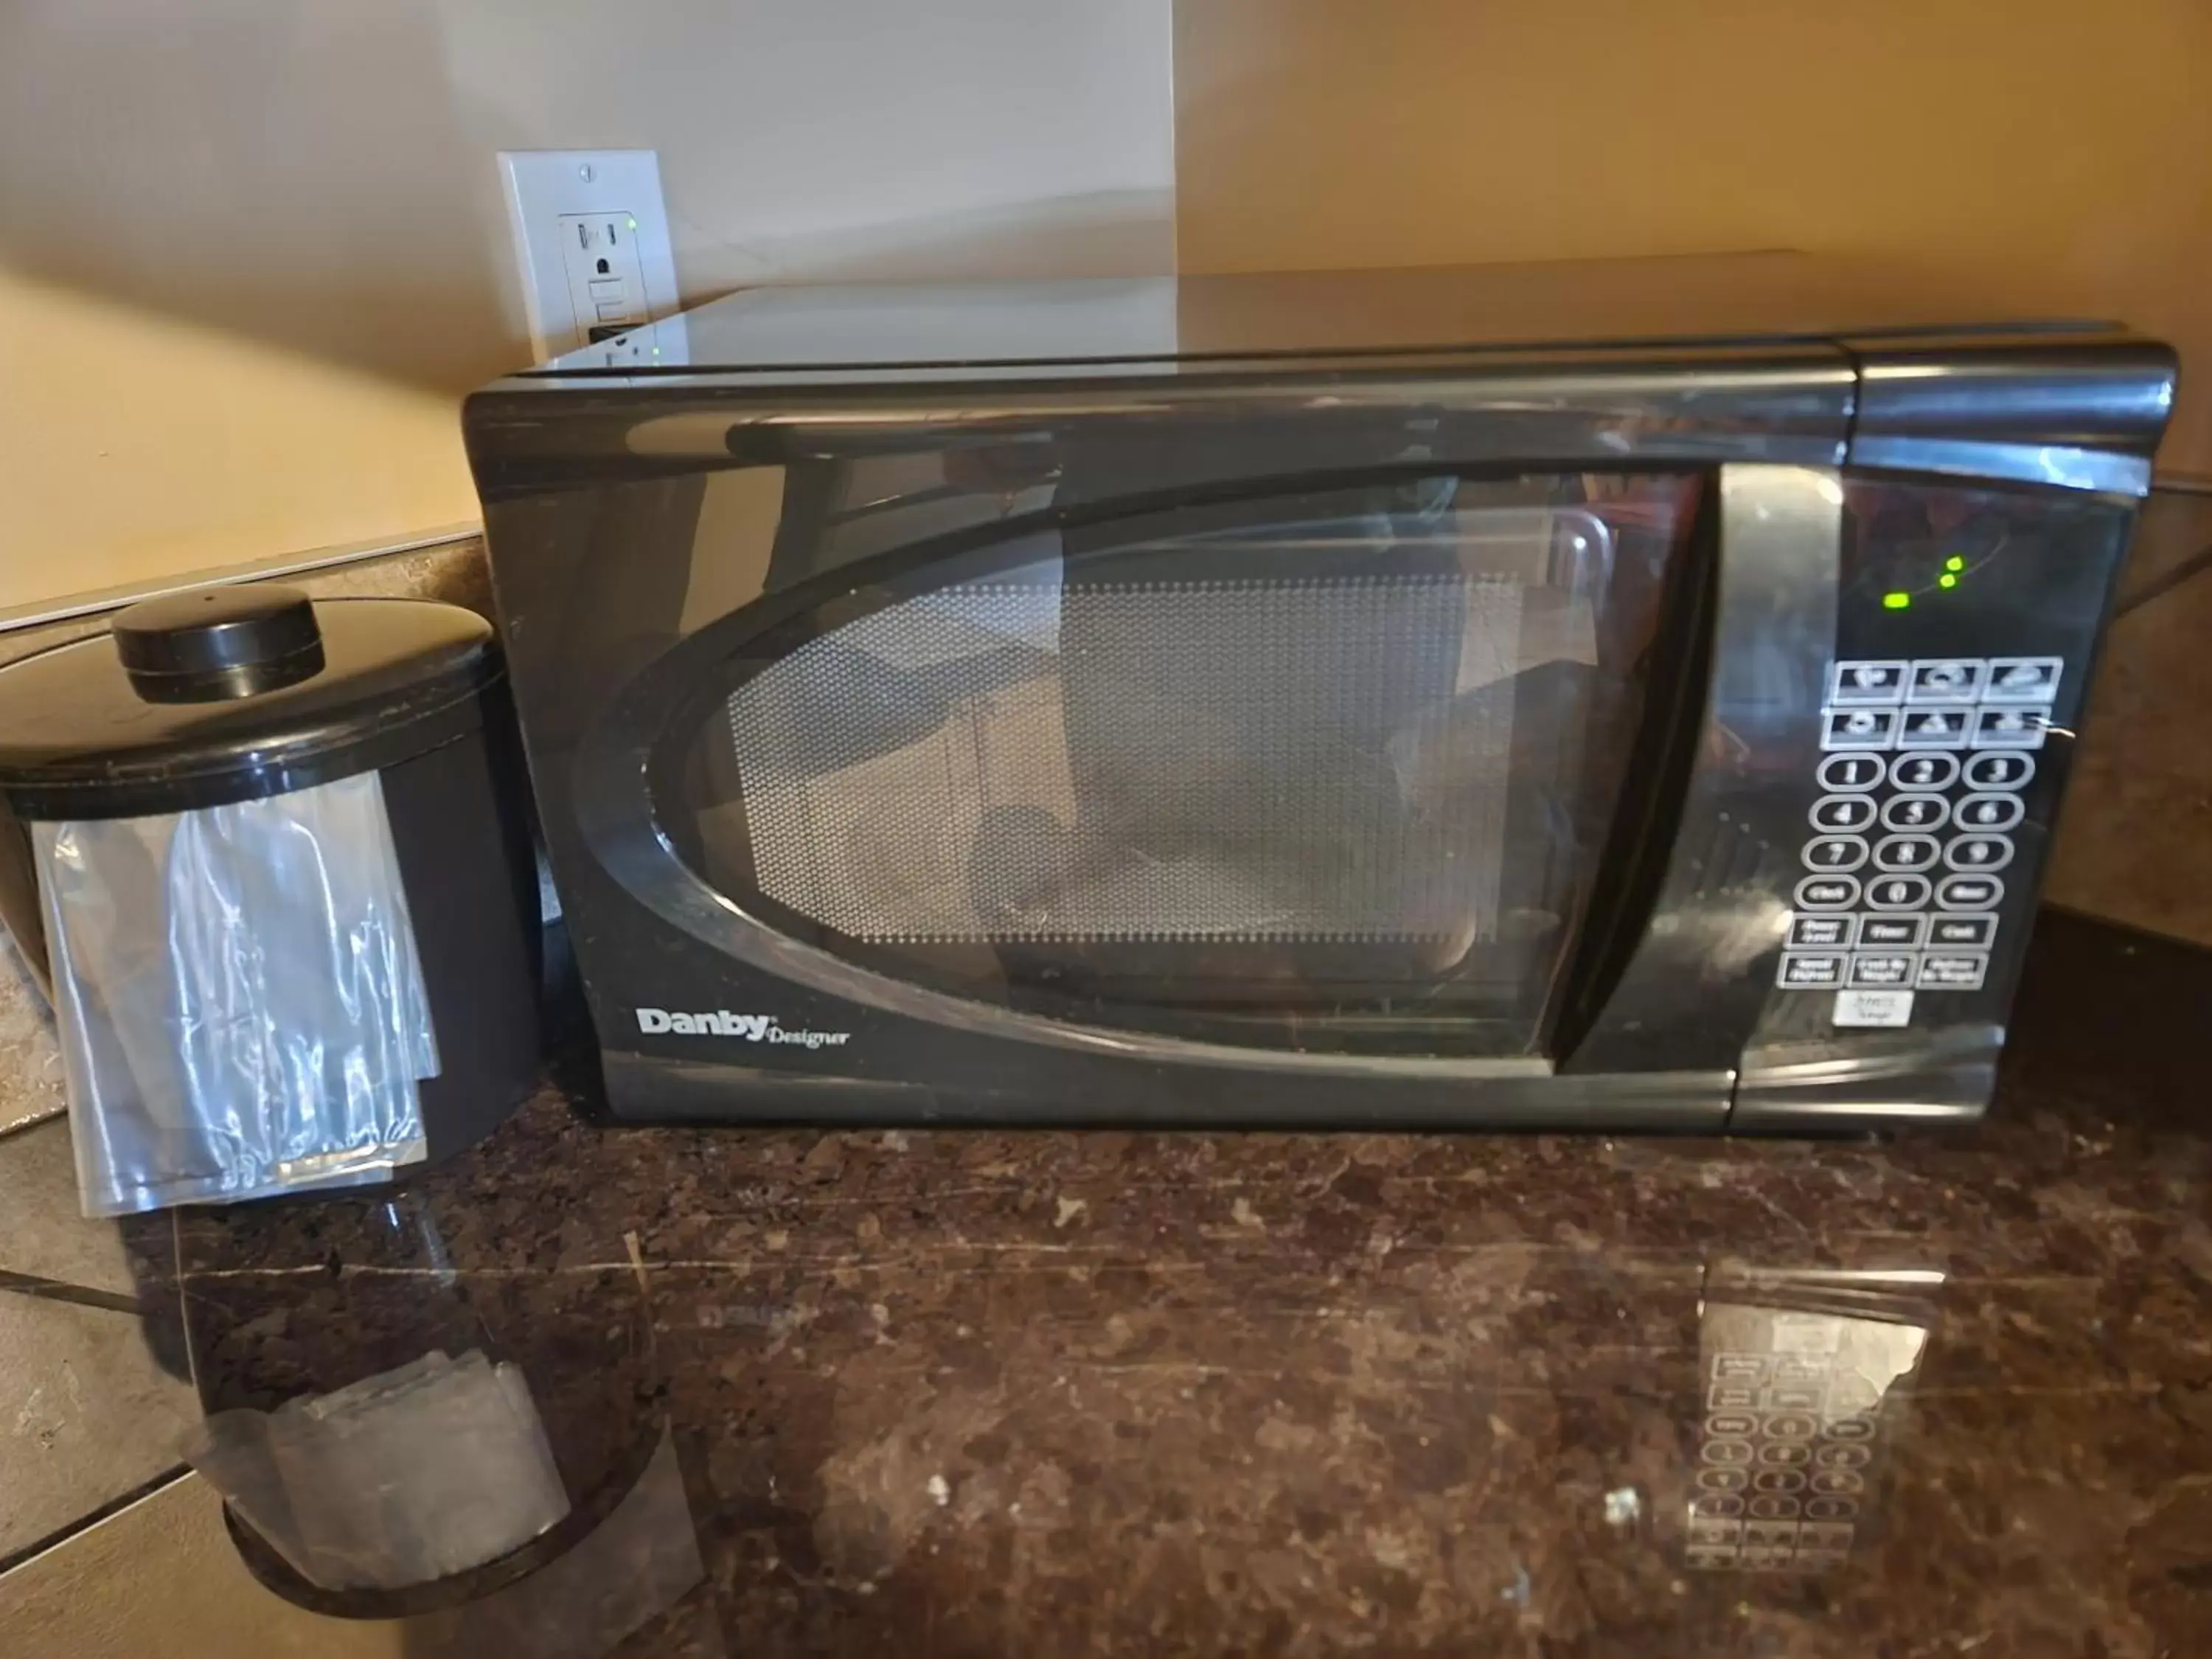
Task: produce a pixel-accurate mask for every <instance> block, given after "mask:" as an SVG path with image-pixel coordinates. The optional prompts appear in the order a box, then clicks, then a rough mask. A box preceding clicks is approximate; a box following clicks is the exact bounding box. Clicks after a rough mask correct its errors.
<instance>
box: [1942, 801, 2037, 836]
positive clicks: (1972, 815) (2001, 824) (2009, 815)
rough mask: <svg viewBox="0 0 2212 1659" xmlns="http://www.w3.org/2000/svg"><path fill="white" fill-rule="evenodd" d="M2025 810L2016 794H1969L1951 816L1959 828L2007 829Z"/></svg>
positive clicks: (2019, 818)
mask: <svg viewBox="0 0 2212 1659" xmlns="http://www.w3.org/2000/svg"><path fill="white" fill-rule="evenodd" d="M2025 810H2026V809H2025V808H2023V807H2022V806H2021V804H2020V797H2019V796H2018V795H1969V796H1967V797H1966V799H1964V800H1962V801H1960V803H1959V807H1958V811H1955V812H1954V813H1953V814H1952V815H1951V817H1952V819H1953V821H1954V823H1957V824H1958V826H1959V827H1960V829H2011V828H2012V827H2013V825H2015V823H2019V822H2020V820H2021V814H2022V813H2023V812H2024V811H2025Z"/></svg>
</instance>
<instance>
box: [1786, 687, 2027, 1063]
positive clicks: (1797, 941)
mask: <svg viewBox="0 0 2212 1659" xmlns="http://www.w3.org/2000/svg"><path fill="white" fill-rule="evenodd" d="M2064 669H2065V665H2064V661H2063V659H2061V658H2058V657H2052V656H2033V657H2030V656H2022V657H1938V658H1918V659H1910V658H1897V659H1854V660H1846V661H1842V662H1838V663H1835V664H1833V665H1832V666H1831V667H1830V669H1829V671H1828V680H1827V691H1826V697H1825V698H1824V699H1823V702H1822V705H1821V710H1820V750H1821V752H1820V762H1819V766H1818V771H1817V774H1816V775H1815V779H1814V783H1815V786H1816V793H1815V796H1814V801H1813V805H1812V806H1811V807H1810V809H1809V810H1808V813H1807V822H1806V824H1805V833H1804V841H1803V846H1802V851H1801V853H1800V854H1799V862H1800V865H1801V866H1802V870H1801V874H1800V876H1799V878H1798V880H1797V883H1796V889H1795V891H1794V893H1793V895H1792V900H1791V910H1790V931H1789V937H1788V940H1787V943H1786V945H1785V946H1784V951H1783V952H1782V956H1781V958H1780V961H1779V963H1778V966H1777V968H1776V969H1775V983H1776V985H1777V986H1778V987H1779V988H1781V989H1783V990H1789V991H1811V992H1819V993H1826V994H1832V996H1833V998H1834V1010H1833V1014H1832V1020H1831V1023H1832V1024H1834V1025H1837V1026H1839V1027H1853V1026H1856V1027H1885V1026H1887V1027H1897V1026H1903V1025H1905V1024H1909V1023H1910V1022H1911V1018H1912V1012H1913V1008H1914V1006H1915V1004H1916V1002H1917V1001H1919V1000H1921V999H1923V998H1942V997H1945V996H1947V995H1949V994H1958V993H1961V992H1968V991H1978V990H1980V989H1981V988H1982V987H1983V985H1984V982H1985V981H1986V980H1987V977H1988V975H1989V973H1990V957H1991V952H1992V951H1994V950H1995V948H1996V945H1997V939H1998V930H1999V928H2000V927H2004V926H2005V925H2006V921H2005V917H2004V914H2003V912H2004V898H2005V891H2006V878H2007V873H2008V871H2010V870H2011V869H2012V866H2013V861H2014V857H2015V853H2016V852H2017V850H2018V848H2017V847H2016V845H2015V837H2014V832H2015V830H2016V829H2018V828H2019V826H2020V824H2021V821H2022V819H2023V818H2024V817H2026V816H2027V798H2026V791H2027V788H2028V787H2029V785H2030V784H2032V783H2033V781H2035V777H2036V768H2037V762H2038V759H2039V751H2040V750H2041V749H2042V748H2043V744H2044V738H2045V733H2046V732H2047V731H2048V730H2049V728H2050V724H2051V706H2052V704H2053V702H2055V700H2056V699H2057V695H2058V685H2059V680H2060V678H2061V677H2062V675H2063V672H2064ZM2016 908H2017V907H2015V910H2016ZM2013 925H2015V926H2023V925H2025V924H2024V923H2021V922H2015V923H2014V924H2013Z"/></svg>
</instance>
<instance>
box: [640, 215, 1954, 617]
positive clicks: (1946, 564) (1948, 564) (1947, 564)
mask: <svg viewBox="0 0 2212 1659" xmlns="http://www.w3.org/2000/svg"><path fill="white" fill-rule="evenodd" d="M633 228H634V227H633ZM1943 568H1944V569H1946V570H1948V571H1950V572H1952V573H1953V574H1956V573H1958V572H1959V571H1961V570H1964V569H1965V568H1966V561H1965V560H1964V559H1962V558H1960V556H1958V555H1957V554H1956V553H1954V554H1953V555H1952V556H1950V557H1949V558H1948V559H1946V560H1944V561H1943Z"/></svg>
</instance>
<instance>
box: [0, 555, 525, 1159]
mask: <svg viewBox="0 0 2212 1659" xmlns="http://www.w3.org/2000/svg"><path fill="white" fill-rule="evenodd" d="M512 726H513V716H512V713H511V710H510V707H509V703H508V698H507V684H506V677H505V672H504V670H503V667H502V665H501V660H500V657H499V653H498V648H497V647H496V645H495V642H494V641H493V637H492V630H491V628H490V626H489V624H488V623H485V622H484V621H483V619H482V618H481V617H477V616H476V615H475V614H473V613H472V612H470V611H464V610H461V609H459V608H458V607H456V606H453V605H440V604H435V603H431V602H428V601H423V600H413V599H329V600H312V599H309V598H308V596H307V594H305V593H303V592H300V591H299V590H297V589H295V588H289V587H283V586H275V585H271V584H263V583H248V584H243V585H239V586H224V587H214V588H205V589H200V590H196V591H193V592H185V593H181V594H177V595H174V596H171V597H168V598H164V599H155V600H150V601H148V602H146V603H144V604H142V605H133V606H131V607H129V608H128V609H126V610H125V611H120V612H118V614H117V616H116V617H115V618H114V622H113V625H112V631H111V633H110V634H109V635H103V636H96V637H94V638H91V639H87V640H81V641H76V642H74V643H71V644H69V645H64V646H59V647H55V648H53V649H52V650H49V651H45V652H41V653H38V654H37V655H34V656H32V657H28V658H26V659H23V660H21V661H20V662H17V663H14V664H11V665H8V666H7V667H5V668H0V812H4V816H5V817H6V818H7V819H9V823H7V824H6V825H5V826H4V829H5V831H6V833H5V834H4V835H0V842H4V843H5V850H4V854H0V901H4V908H5V913H6V919H7V921H8V924H9V928H10V930H11V931H12V932H13V933H15V937H16V939H17V941H18V942H19V944H20V945H21V946H22V949H23V954H24V956H25V958H26V960H27V962H28V963H30V964H31V965H32V967H33V971H41V970H43V969H45V968H46V928H45V926H44V918H43V916H42V915H41V910H40V904H39V900H38V894H37V892H36V890H35V886H34V884H33V882H32V881H31V880H30V879H28V877H29V876H30V873H31V872H32V870H33V860H32V859H31V858H30V856H29V855H28V854H27V848H28V846H29V843H30V841H31V838H32V834H33V826H40V825H64V824H72V823H75V824H85V823H104V822H106V821H110V820H118V819H146V818H155V817H161V815H167V814H187V813H194V812H197V811H201V810H202V809H207V808H220V807H226V806H230V805H234V804H238V803H244V802H252V801H261V800H264V799H268V798H270V797H275V796H282V795H289V794H291V793H294V792H297V791H302V790H307V789H310V788H313V787H316V786H319V785H325V784H331V783H335V782H337V781H340V780H344V779H351V778H357V777H359V776H361V775H363V774H366V773H370V772H374V773H375V774H377V775H378V779H377V781H378V783H379V785H380V788H381V792H382V800H383V810H384V814H385V817H386V819H387V821H388V824H389V830H390V848H391V853H392V855H394V856H396V860H397V866H398V879H399V883H400V885H401V886H402V888H403V889H404V896H405V906H404V908H405V912H406V915H407V916H408V917H409V918H410V926H411V931H412V935H413V940H414V945H415V951H416V956H417V957H418V958H419V963H420V989H421V992H422V994H423V996H424V998H425V999H426V1000H427V1004H428V1018H429V1023H430V1025H431V1028H432V1030H433V1031H434V1032H435V1049H436V1062H437V1069H436V1072H435V1075H431V1076H427V1077H422V1078H421V1079H420V1082H419V1084H418V1085H417V1097H418V1099H419V1104H420V1110H421V1115H422V1140H423V1142H424V1147H423V1150H424V1152H425V1153H426V1156H427V1158H428V1159H430V1160H435V1159H437V1158H442V1157H445V1156H447V1154H450V1153H452V1152H455V1151H457V1150H459V1148H461V1147H463V1146H467V1145H469V1144H470V1143H471V1142H473V1141H475V1140H477V1139H480V1138H481V1137H482V1136H483V1135H484V1134H485V1133H489V1131H490V1129H491V1128H492V1127H494V1126H495V1125H496V1124H497V1123H498V1122H499V1121H501V1119H502V1118H503V1117H505V1116H506V1115H507V1113H508V1112H509V1111H511V1110H512V1109H513V1108H514V1106H515V1105H516V1104H518V1103H520V1101H521V1100H522V1099H523V1097H525V1096H526V1095H527V1094H528V1093H529V1091H530V1090H531V1088H532V1085H533V1083H534V1081H535V1078H536V1073H537V1066H538V953H539V934H538V886H537V880H536V875H535V866H534V863H533V860H532V853H531V845H530V836H529V831H528V825H527V822H526V818H525V816H524V810H525V809H524V805H523V803H524V800H525V799H526V783H525V781H524V779H523V777H522V775H521V769H520V757H519V747H518V745H517V744H516V743H515V741H514V738H513V730H512ZM168 948H173V949H175V948H183V947H182V946H180V945H177V944H176V943H175V942H174V941H170V942H169V946H168ZM72 1082H73V1086H74V1082H75V1079H74V1078H73V1079H72ZM75 1109H76V1107H75V1105H74V1103H73V1106H72V1110H73V1111H74V1110H75ZM80 1168H81V1169H82V1154H81V1156H80ZM397 1173H399V1174H404V1173H405V1167H404V1166H403V1167H402V1168H401V1169H400V1170H398V1171H397Z"/></svg>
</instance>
